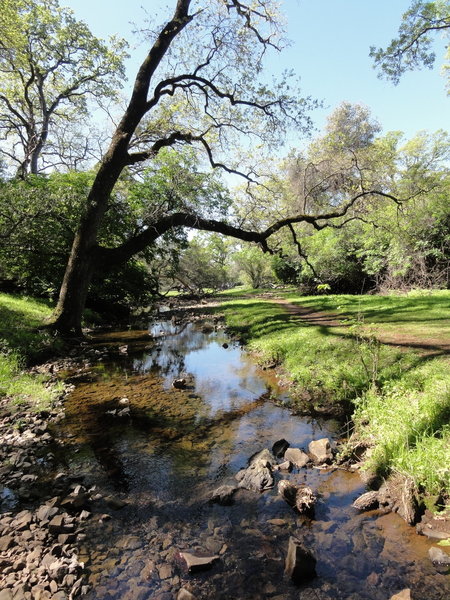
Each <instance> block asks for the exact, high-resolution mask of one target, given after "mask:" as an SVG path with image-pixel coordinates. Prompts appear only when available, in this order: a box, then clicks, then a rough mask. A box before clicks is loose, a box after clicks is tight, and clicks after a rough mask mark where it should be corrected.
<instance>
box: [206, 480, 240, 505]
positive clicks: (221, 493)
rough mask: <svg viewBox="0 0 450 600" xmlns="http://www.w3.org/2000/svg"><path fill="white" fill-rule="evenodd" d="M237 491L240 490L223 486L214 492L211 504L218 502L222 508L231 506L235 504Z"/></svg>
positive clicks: (230, 486)
mask: <svg viewBox="0 0 450 600" xmlns="http://www.w3.org/2000/svg"><path fill="white" fill-rule="evenodd" d="M237 489H238V488H237V487H236V486H233V485H221V486H220V487H218V488H217V489H215V490H214V491H213V493H212V494H211V498H210V500H211V502H216V503H217V504H221V505H222V506H229V505H230V504H232V503H233V495H234V492H235V491H236V490H237Z"/></svg>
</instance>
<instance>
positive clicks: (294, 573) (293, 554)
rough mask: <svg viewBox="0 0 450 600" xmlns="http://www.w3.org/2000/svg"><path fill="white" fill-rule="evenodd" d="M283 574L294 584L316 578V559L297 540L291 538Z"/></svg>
mask: <svg viewBox="0 0 450 600" xmlns="http://www.w3.org/2000/svg"><path fill="white" fill-rule="evenodd" d="M284 572H285V575H286V576H287V577H289V578H290V579H291V580H292V581H293V582H294V583H295V584H300V583H303V582H305V581H308V580H309V579H312V578H313V577H315V576H316V559H315V558H314V556H313V555H312V554H311V552H309V550H307V549H306V548H304V546H303V545H302V543H301V542H300V541H299V540H297V539H296V538H294V537H292V536H291V537H290V538H289V546H288V552H287V556H286V561H285V568H284Z"/></svg>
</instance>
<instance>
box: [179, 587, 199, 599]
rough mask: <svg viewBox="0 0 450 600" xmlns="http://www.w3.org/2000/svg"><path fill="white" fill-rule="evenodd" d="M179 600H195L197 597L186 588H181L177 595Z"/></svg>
mask: <svg viewBox="0 0 450 600" xmlns="http://www.w3.org/2000/svg"><path fill="white" fill-rule="evenodd" d="M177 600H195V596H194V595H193V594H191V592H188V590H187V589H186V588H181V590H179V592H178V594H177Z"/></svg>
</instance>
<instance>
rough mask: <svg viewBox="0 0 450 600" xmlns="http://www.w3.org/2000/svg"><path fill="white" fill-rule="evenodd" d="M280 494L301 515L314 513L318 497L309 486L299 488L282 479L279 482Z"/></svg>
mask: <svg viewBox="0 0 450 600" xmlns="http://www.w3.org/2000/svg"><path fill="white" fill-rule="evenodd" d="M278 493H279V494H280V496H281V497H282V498H283V499H284V500H286V502H287V503H288V504H289V505H290V506H292V507H293V508H296V509H297V510H298V511H299V513H301V514H309V515H311V514H312V513H313V512H314V504H315V502H316V496H315V494H314V492H313V491H312V489H311V488H310V487H308V486H307V485H303V486H297V485H294V484H293V483H290V482H289V481H287V480H286V479H282V480H281V481H280V482H278Z"/></svg>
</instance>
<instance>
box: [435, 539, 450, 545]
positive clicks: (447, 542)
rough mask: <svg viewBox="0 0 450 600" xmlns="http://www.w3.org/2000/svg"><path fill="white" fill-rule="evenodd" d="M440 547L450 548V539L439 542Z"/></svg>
mask: <svg viewBox="0 0 450 600" xmlns="http://www.w3.org/2000/svg"><path fill="white" fill-rule="evenodd" d="M438 546H450V537H449V538H447V539H446V540H441V541H440V542H438Z"/></svg>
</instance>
